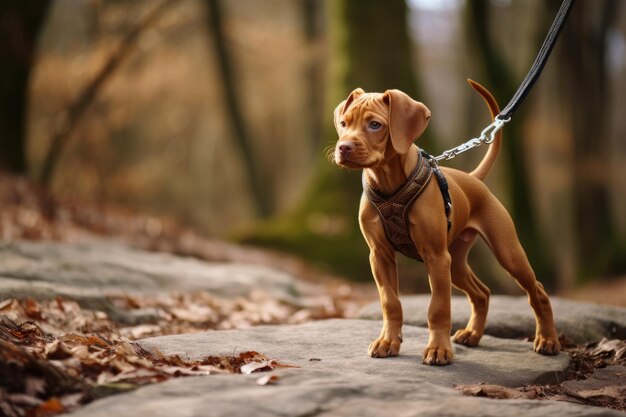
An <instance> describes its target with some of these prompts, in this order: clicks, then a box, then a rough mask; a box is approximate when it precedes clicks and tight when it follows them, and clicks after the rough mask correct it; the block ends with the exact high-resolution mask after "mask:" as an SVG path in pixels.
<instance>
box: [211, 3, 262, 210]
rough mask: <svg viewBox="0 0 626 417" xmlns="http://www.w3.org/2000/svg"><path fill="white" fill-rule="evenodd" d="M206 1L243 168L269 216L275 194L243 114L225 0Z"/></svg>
mask: <svg viewBox="0 0 626 417" xmlns="http://www.w3.org/2000/svg"><path fill="white" fill-rule="evenodd" d="M205 1H206V5H207V14H206V15H207V21H208V29H209V31H210V34H211V41H212V42H213V47H214V50H215V54H216V58H217V64H218V70H219V74H220V76H221V78H222V85H223V88H224V99H225V104H226V109H227V112H228V117H229V121H230V126H231V129H232V132H233V136H234V138H235V141H236V142H237V147H238V148H239V153H240V155H241V157H242V159H243V167H244V169H245V174H246V178H247V180H248V185H249V187H250V191H251V192H252V198H253V201H254V203H255V205H256V211H257V213H258V214H259V215H260V216H261V217H267V216H269V215H270V213H271V202H272V201H273V199H272V195H271V194H272V193H271V189H270V187H269V181H265V180H264V177H263V175H262V174H263V173H262V172H261V169H260V168H259V159H258V158H255V157H254V155H255V151H254V146H253V143H252V137H251V136H250V133H249V130H248V127H247V124H246V121H245V118H244V116H243V110H242V106H241V103H240V101H239V95H238V93H237V88H236V86H235V73H234V71H235V68H234V65H233V62H232V59H231V56H230V54H229V51H228V46H227V44H226V39H225V36H224V30H223V22H224V17H223V12H222V5H221V1H220V0H205Z"/></svg>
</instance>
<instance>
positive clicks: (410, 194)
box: [363, 154, 433, 261]
mask: <svg viewBox="0 0 626 417" xmlns="http://www.w3.org/2000/svg"><path fill="white" fill-rule="evenodd" d="M432 176H433V168H432V167H431V165H430V163H428V161H426V160H425V158H424V157H422V155H421V154H420V156H419V159H418V163H417V165H416V167H415V169H414V170H413V172H412V174H411V175H410V176H409V178H408V179H407V181H406V182H405V184H404V185H403V186H402V187H400V189H399V190H398V191H396V192H395V193H394V194H393V195H391V196H389V197H385V196H381V195H380V194H378V193H377V192H376V191H375V190H374V189H372V188H371V187H370V186H369V184H368V183H367V181H366V179H365V176H364V177H363V191H364V192H365V195H366V197H367V198H368V200H369V201H370V203H372V205H373V206H374V208H375V209H376V211H377V212H378V215H379V217H380V220H381V223H382V225H383V228H384V230H385V235H386V236H387V239H388V240H389V242H390V243H391V244H392V245H393V247H394V248H395V249H396V250H397V251H398V252H400V253H402V254H403V255H405V256H408V257H409V258H413V259H416V260H418V261H421V260H422V258H421V256H420V254H419V252H418V251H417V249H416V247H415V244H414V243H413V240H412V239H411V235H410V219H409V210H410V208H411V206H412V205H413V204H414V203H415V201H416V200H417V198H418V197H419V196H420V195H421V194H422V192H423V191H424V190H425V189H426V186H427V185H428V183H429V182H430V179H431V178H432Z"/></svg>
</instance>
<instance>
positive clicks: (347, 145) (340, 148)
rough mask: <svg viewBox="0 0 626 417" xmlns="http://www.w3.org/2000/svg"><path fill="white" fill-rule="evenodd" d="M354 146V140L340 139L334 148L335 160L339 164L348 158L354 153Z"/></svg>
mask: <svg viewBox="0 0 626 417" xmlns="http://www.w3.org/2000/svg"><path fill="white" fill-rule="evenodd" d="M355 149H356V146H355V144H354V142H352V141H349V140H342V141H340V142H339V143H338V144H337V147H336V148H335V160H336V161H337V163H339V164H341V163H343V162H347V161H349V160H350V156H351V155H352V154H354V150H355Z"/></svg>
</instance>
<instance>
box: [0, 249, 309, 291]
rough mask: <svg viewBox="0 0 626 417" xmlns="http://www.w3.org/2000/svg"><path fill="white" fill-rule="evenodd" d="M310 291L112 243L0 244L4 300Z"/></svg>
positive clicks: (286, 279)
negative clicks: (201, 291)
mask: <svg viewBox="0 0 626 417" xmlns="http://www.w3.org/2000/svg"><path fill="white" fill-rule="evenodd" d="M304 286H305V285H304V284H302V283H300V282H298V281H297V280H296V279H295V278H294V277H292V276H290V275H288V274H285V273H282V272H278V271H275V270H272V269H270V268H266V267H260V266H256V265H240V264H228V263H209V262H203V261H200V260H196V259H193V258H182V257H179V256H174V255H170V254H164V253H151V252H145V251H141V250H137V249H132V248H130V247H127V246H124V245H121V244H112V243H111V242H108V241H107V242H93V243H88V244H61V243H52V242H15V243H1V244H0V298H8V297H16V298H22V297H24V296H30V297H33V298H38V299H45V298H54V297H56V296H57V295H62V296H66V297H68V298H72V299H76V300H77V301H83V300H89V299H90V298H98V297H102V296H103V295H107V294H120V293H122V294H124V293H125V294H143V295H146V294H156V293H164V292H179V293H180V292H190V291H198V290H205V291H209V292H211V293H213V294H216V295H220V296H227V297H228V296H245V295H248V294H250V292H252V291H254V290H255V289H259V288H261V289H263V290H265V291H267V292H268V293H271V294H272V295H273V296H274V297H276V298H279V299H281V298H284V299H288V300H291V299H292V298H293V295H294V294H296V293H297V292H298V290H299V288H300V287H304Z"/></svg>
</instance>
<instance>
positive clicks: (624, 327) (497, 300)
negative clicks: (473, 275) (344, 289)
mask: <svg viewBox="0 0 626 417" xmlns="http://www.w3.org/2000/svg"><path fill="white" fill-rule="evenodd" d="M401 300H402V307H403V311H404V323H405V324H410V325H414V326H421V327H427V326H428V323H427V317H428V305H429V303H430V295H412V296H405V297H401ZM550 301H551V303H552V309H553V312H554V319H555V323H556V327H557V332H558V333H559V334H565V335H566V336H567V337H568V338H569V339H570V340H572V341H573V342H575V343H585V342H590V341H598V340H600V339H602V338H603V337H606V338H609V339H626V308H620V307H613V306H603V305H599V304H592V303H585V302H580V301H569V300H564V299H562V298H558V297H550ZM469 317H470V305H469V303H468V301H467V298H466V297H465V296H453V297H452V328H453V330H456V329H461V328H465V325H466V324H467V321H468V320H469ZM356 318H360V319H370V320H381V319H382V314H381V311H380V304H379V303H378V302H375V303H371V304H368V305H367V306H365V307H363V308H362V309H361V310H360V312H359V313H358V314H357V315H356ZM485 334H488V335H492V336H497V337H504V338H524V337H533V336H534V334H535V318H534V316H533V313H532V310H531V308H530V305H529V304H528V300H527V298H526V297H511V296H504V295H494V296H491V300H490V301H489V314H488V316H487V327H486V329H485Z"/></svg>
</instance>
